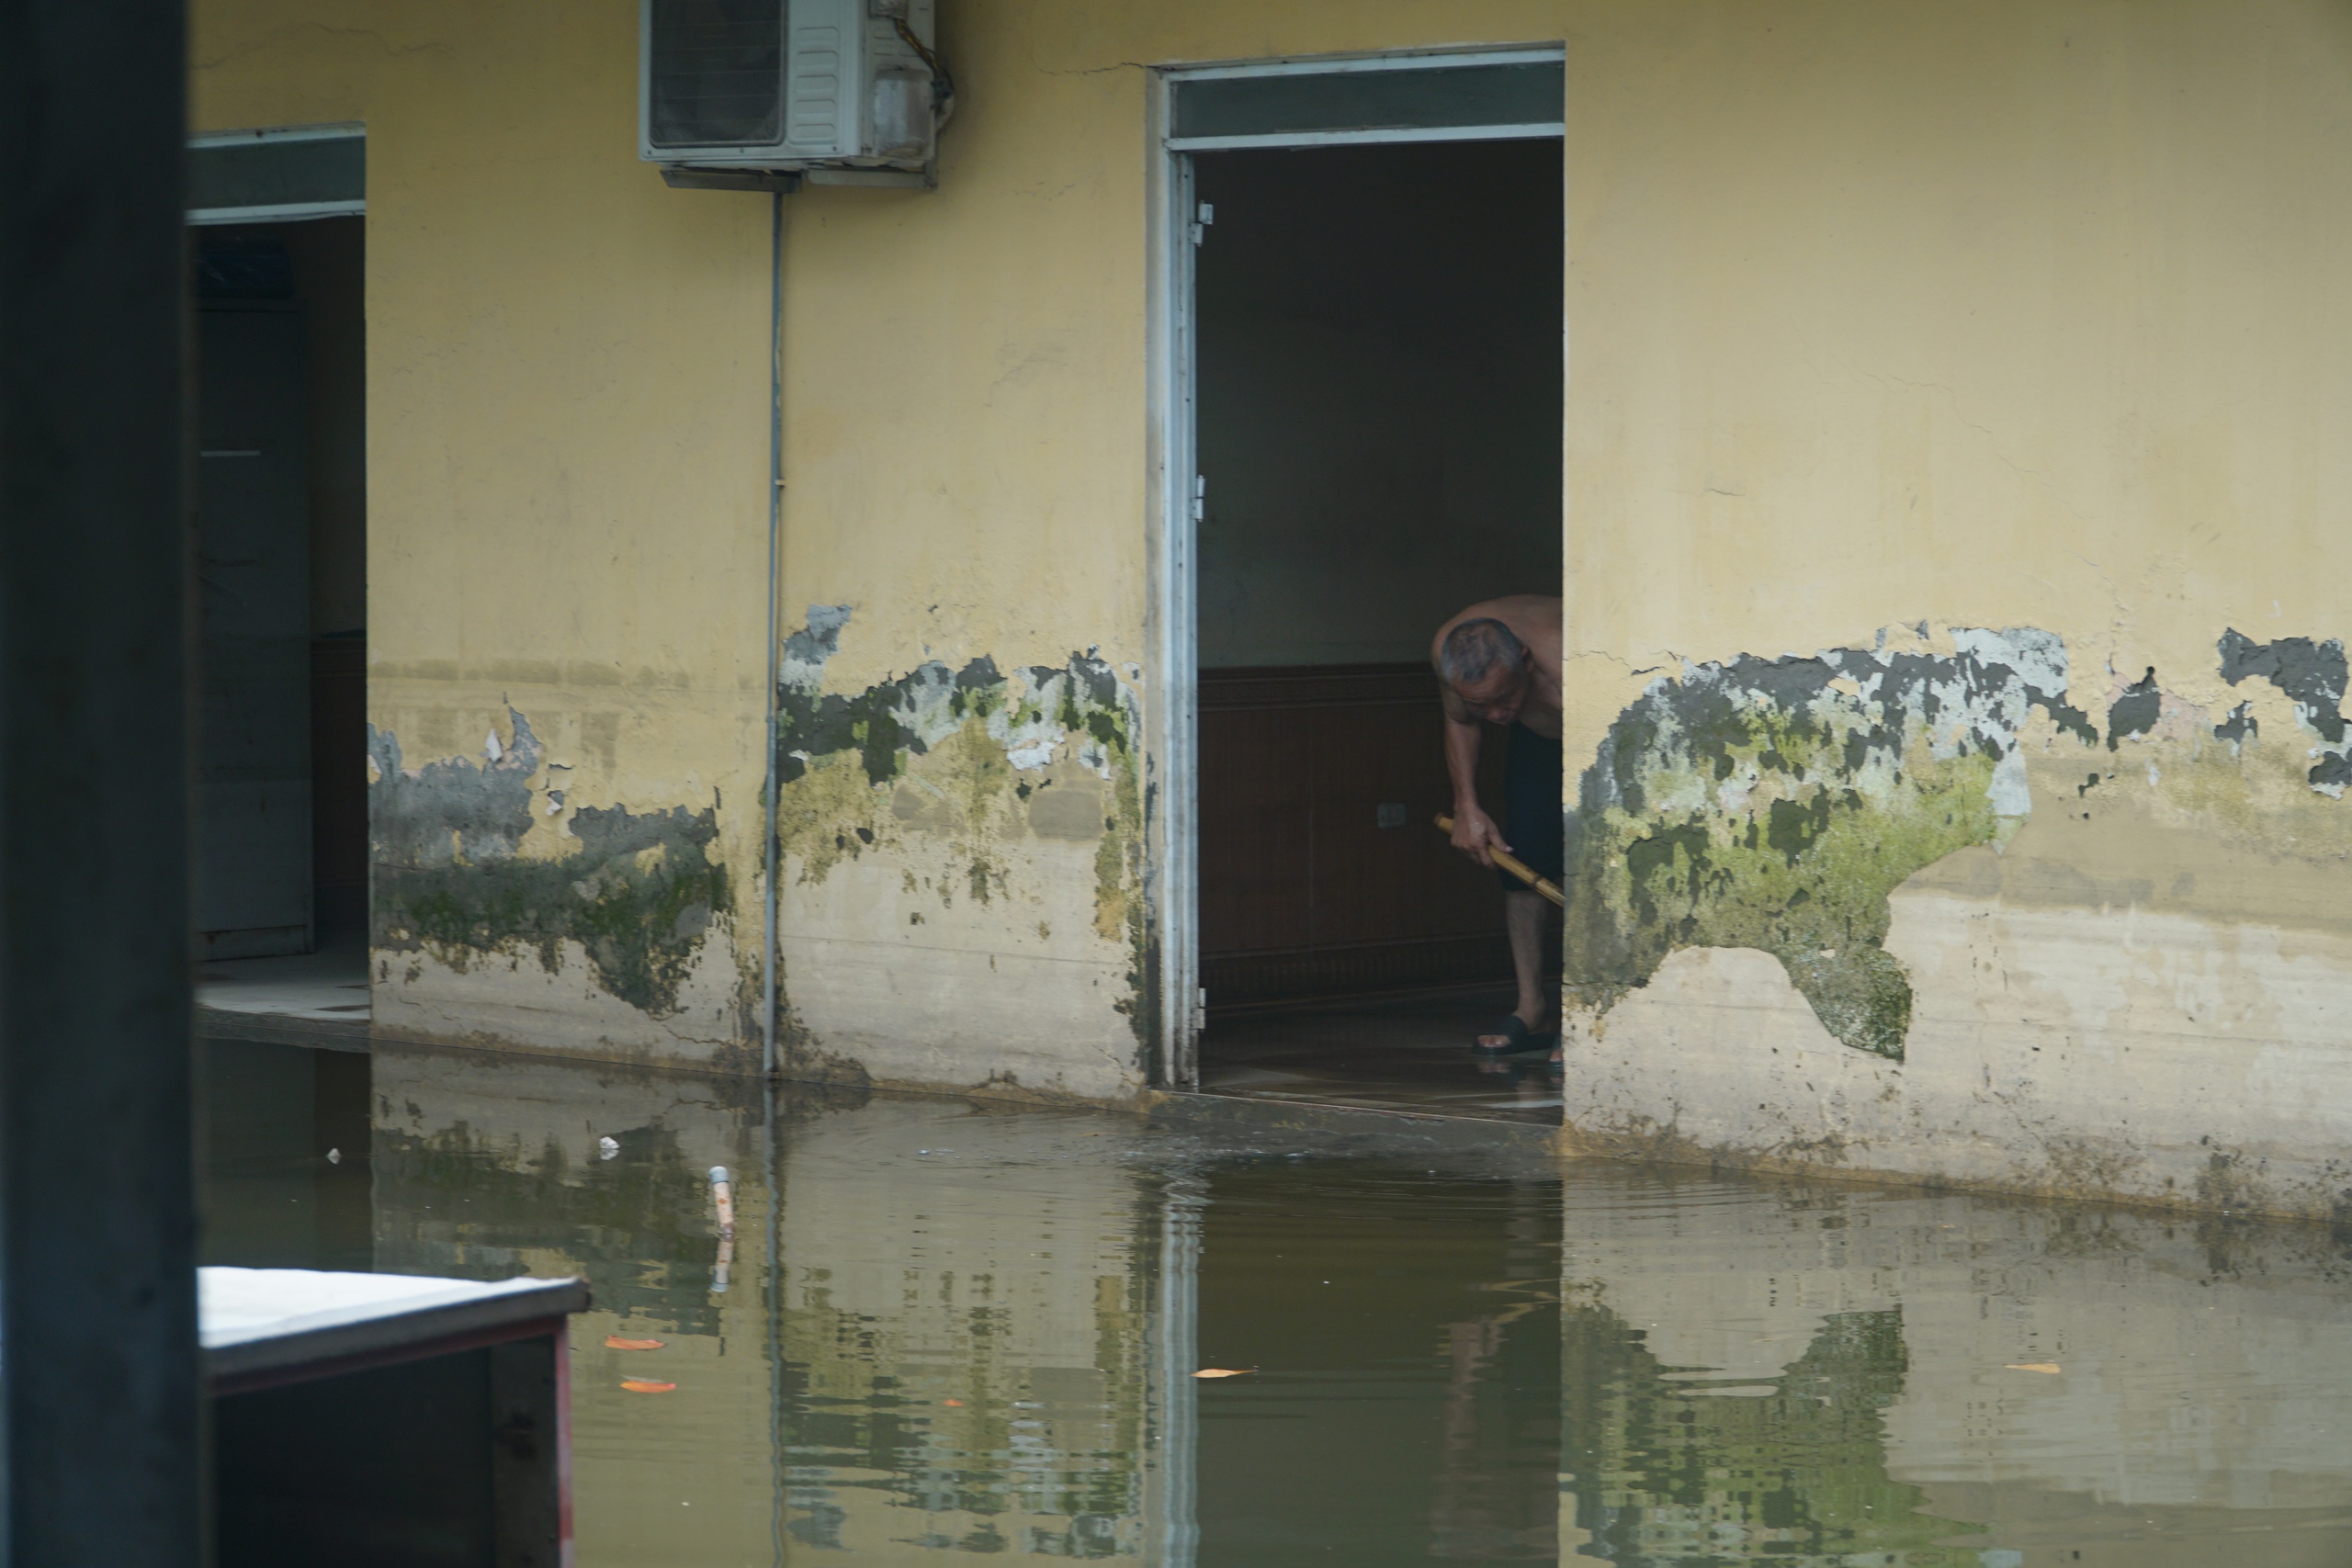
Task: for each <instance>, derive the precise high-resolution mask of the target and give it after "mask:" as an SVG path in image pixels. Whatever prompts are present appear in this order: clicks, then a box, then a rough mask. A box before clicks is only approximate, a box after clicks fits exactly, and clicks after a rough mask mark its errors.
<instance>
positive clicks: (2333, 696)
mask: <svg viewBox="0 0 2352 1568" xmlns="http://www.w3.org/2000/svg"><path fill="white" fill-rule="evenodd" d="M2220 651H2221V655H2222V680H2224V681H2227V682H2229V683H2230V684H2231V685H2233V686H2234V685H2236V684H2237V683H2238V682H2241V681H2245V680H2250V679H2261V680H2267V681H2268V682H2270V683H2271V684H2272V685H2274V686H2276V687H2278V690H2279V691H2280V692H2282V693H2283V694H2286V696H2287V697H2288V699H2289V700H2290V701H2291V702H2292V703H2293V704H2294V705H2295V717H2296V719H2297V721H2298V722H2300V723H2301V725H2302V727H2303V728H2305V729H2307V730H2309V731H2310V732H2311V733H2312V736H2313V737H2314V738H2315V739H2316V740H2317V742H2318V743H2317V744H2315V745H2313V746H2312V749H2311V754H2312V759H2313V761H2312V769H2311V773H2309V774H2308V775H2307V776H2308V777H2309V779H2310V782H2311V786H2312V788H2313V789H2315V790H2317V791H2319V792H2320V793H2321V794H2322V795H2326V796H2328V797H2329V798H2330V799H2334V800H2341V799H2342V798H2343V797H2344V789H2345V786H2346V784H2352V739H2346V720H2345V717H2344V691H2345V685H2346V660H2345V657H2344V644H2343V643H2342V642H2341V641H2339V640H2337V639H2335V638H2333V637H2331V638H2330V639H2328V640H2327V641H2325V642H2313V641H2312V639H2311V638H2310V637H2280V638H2278V640H2277V641H2275V642H2256V641H2255V640H2254V639H2253V638H2252V637H2247V636H2246V635H2245V633H2243V632H2241V631H2239V630H2238V629H2237V628H2236V627H2234V626H2233V627H2231V628H2230V629H2229V630H2228V631H2225V632H2223V633H2222V641H2221V644H2220ZM2238 712H2239V713H2241V714H2242V713H2244V712H2245V709H2244V708H2243V707H2241V708H2240V709H2239V710H2238ZM2234 717H2235V715H2233V718H2234ZM2213 733H2214V734H2216V735H2220V734H2222V730H2221V728H2215V729H2214V731H2213Z"/></svg>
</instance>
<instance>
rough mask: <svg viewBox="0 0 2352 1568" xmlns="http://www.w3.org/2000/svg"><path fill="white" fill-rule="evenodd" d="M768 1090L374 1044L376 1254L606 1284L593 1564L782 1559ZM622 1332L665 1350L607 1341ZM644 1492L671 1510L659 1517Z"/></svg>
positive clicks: (454, 1268) (581, 1354)
mask: <svg viewBox="0 0 2352 1568" xmlns="http://www.w3.org/2000/svg"><path fill="white" fill-rule="evenodd" d="M747 1092H748V1094H749V1095H750V1096H751V1097H752V1098H751V1099H750V1100H748V1102H746V1100H745V1096H746V1093H747ZM758 1092H759V1091H758V1089H756V1087H751V1088H749V1089H748V1091H747V1086H745V1085H743V1084H741V1083H740V1082H729V1081H728V1080H724V1079H706V1078H692V1077H679V1076H673V1075H666V1074H660V1073H640V1072H632V1071H627V1070H623V1069H616V1068H612V1067H602V1066H599V1067H589V1066H581V1065H578V1064H571V1063H563V1062H555V1061H548V1060H546V1059H544V1058H539V1059H534V1058H529V1057H521V1058H515V1057H503V1058H502V1057H497V1056H490V1055H468V1054H462V1053H452V1052H437V1051H414V1050H403V1049H401V1048H399V1047H397V1046H394V1045H391V1044H390V1043H384V1042H379V1043H378V1044H377V1047H376V1054H375V1096H374V1103H373V1107H372V1110H373V1115H374V1120H375V1137H374V1164H375V1172H376V1240H377V1257H378V1261H377V1267H378V1268H379V1269H386V1270H389V1271H391V1272H396V1273H415V1274H448V1275H457V1276H460V1277H469V1278H475V1279H504V1278H506V1277H508V1276H510V1275H514V1274H519V1273H529V1274H537V1275H542V1276H552V1275H563V1274H581V1275H584V1276H586V1278H587V1280H588V1281H589V1285H590V1288H591V1289H592V1291H593V1292H594V1297H595V1305H594V1310H592V1311H590V1312H588V1313H586V1314H582V1315H581V1316H580V1317H578V1318H575V1319H574V1320H573V1322H572V1328H571V1346H572V1351H571V1411H572V1468H573V1473H574V1486H573V1493H574V1499H575V1501H574V1508H575V1511H576V1516H577V1528H578V1533H579V1537H580V1540H582V1542H583V1543H584V1547H583V1554H582V1560H581V1562H582V1568H598V1565H600V1564H602V1565H618V1564H631V1565H634V1564H639V1563H661V1564H663V1565H664V1568H698V1565H700V1564H705V1563H708V1564H713V1565H716V1564H720V1563H726V1564H730V1565H731V1564H734V1563H737V1562H767V1561H770V1560H771V1559H772V1557H773V1524H772V1514H773V1506H772V1501H771V1499H772V1498H773V1495H774V1487H775V1472H774V1465H773V1462H772V1458H771V1455H772V1450H773V1441H772V1438H771V1437H770V1431H771V1422H770V1414H769V1413H770V1409H771V1406H772V1404H773V1403H774V1386H775V1378H774V1375H773V1371H772V1369H771V1364H770V1362H769V1359H768V1355H767V1343H768V1335H767V1317H766V1313H765V1311H764V1303H763V1297H762V1288H763V1280H762V1278H761V1273H762V1269H763V1253H764V1248H765V1243H764V1237H765V1235H766V1232H767V1224H768V1188H767V1181H766V1179H765V1176H764V1174H763V1170H764V1166H765V1155H764V1154H763V1148H764V1145H765V1138H764V1134H763V1129H762V1116H763V1111H762V1108H761V1106H760V1103H759V1101H758V1099H757V1095H758ZM605 1137H610V1138H612V1139H613V1140H614V1141H615V1142H616V1144H617V1145H619V1150H618V1152H617V1154H616V1156H614V1157H613V1158H611V1159H605V1158H603V1157H601V1156H600V1150H599V1146H598V1140H599V1139H600V1138H605ZM714 1165H725V1166H728V1167H729V1168H730V1170H732V1172H733V1173H734V1175H735V1177H736V1199H735V1202H736V1223H737V1227H738V1232H739V1235H740V1237H741V1242H740V1243H739V1250H738V1253H737V1261H736V1263H735V1265H734V1268H733V1269H732V1272H731V1277H730V1279H729V1288H728V1289H727V1290H726V1291H724V1292H714V1291H713V1289H712V1287H713V1285H714V1283H715V1282H716V1281H715V1279H714V1266H715V1264H716V1262H717V1259H718V1233H717V1228H716V1223H715V1221H714V1219H713V1216H712V1212H711V1200H710V1186H709V1179H708V1174H707V1173H708V1170H709V1168H710V1167H711V1166H714ZM613 1334H622V1335H627V1336H629V1337H654V1338H659V1339H661V1340H662V1341H663V1348H662V1349H661V1350H660V1351H658V1352H655V1353H652V1354H650V1355H646V1354H638V1355H631V1354H628V1353H624V1352H617V1351H614V1350H610V1349H607V1348H605V1343H604V1342H605V1337H606V1336H608V1335H613ZM631 1376H639V1377H652V1378H657V1379H660V1380H662V1381H673V1382H676V1383H677V1384H678V1389H677V1392H676V1393H671V1394H667V1395H662V1396H659V1397H653V1396H646V1395H639V1394H632V1393H627V1392H626V1391H624V1390H623V1389H622V1388H621V1387H620V1381H621V1379H622V1378H624V1377H631ZM648 1498H659V1499H661V1500H662V1504H663V1509H662V1513H661V1514H660V1515H659V1516H658V1517H657V1516H655V1515H654V1514H652V1513H651V1512H650V1510H649V1508H648V1507H647V1506H646V1505H645V1500H646V1499H648Z"/></svg>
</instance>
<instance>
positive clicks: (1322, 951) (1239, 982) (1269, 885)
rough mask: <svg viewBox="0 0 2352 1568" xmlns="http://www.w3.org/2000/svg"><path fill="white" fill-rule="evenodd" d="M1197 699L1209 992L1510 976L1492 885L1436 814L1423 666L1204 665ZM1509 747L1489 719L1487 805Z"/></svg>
mask: <svg viewBox="0 0 2352 1568" xmlns="http://www.w3.org/2000/svg"><path fill="white" fill-rule="evenodd" d="M1200 714H1201V743H1200V757H1201V797H1200V799H1201V816H1200V821H1201V949H1202V954H1203V957H1202V983H1203V985H1204V987H1206V988H1207V990H1208V993H1209V1002H1210V1005H1211V1006H1213V1007H1220V1008H1222V1007H1225V1006H1228V1005H1233V1004H1238V1003H1246V1002H1263V1001H1274V1000H1283V999H1289V998H1305V997H1315V996H1326V995H1336V994H1341V993H1351V992H1362V991H1379V990H1396V989H1402V988H1408V987H1421V986H1438V985H1449V984H1459V983H1464V982H1469V981H1480V980H1490V979H1508V978H1509V977H1510V954H1509V951H1508V950H1507V948H1506V947H1505V945H1504V942H1503V931H1502V900H1501V896H1500V890H1499V888H1498V886H1497V885H1496V882H1495V879H1494V877H1493V875H1492V874H1489V873H1486V872H1482V871H1480V870H1479V869H1478V868H1476V866H1473V865H1471V864H1469V863H1467V862H1465V861H1464V860H1463V858H1462V857H1461V856H1460V855H1457V854H1455V853H1454V852H1453V849H1452V848H1451V846H1449V845H1448V844H1447V842H1446V840H1445V837H1444V835H1442V834H1441V833H1440V832H1439V831H1438V830H1437V829H1436V828H1435V826H1434V825H1433V819H1434V818H1436V817H1437V815H1438V814H1439V813H1440V812H1442V811H1445V810H1447V809H1449V808H1450V807H1451V806H1452V804H1453V790H1452V787H1451V786H1450V785H1449V784H1447V782H1446V776H1445V753H1444V730H1443V724H1444V719H1443V711H1442V708H1441V707H1440V706H1439V703H1438V690H1437V680H1436V677H1435V676H1433V675H1432V674H1431V673H1430V671H1429V669H1428V667H1427V666H1425V665H1420V664H1354V665H1314V666H1303V667H1284V668H1272V669H1246V670H1204V671H1201V682H1200ZM1503 748H1504V740H1503V737H1502V735H1501V733H1500V732H1498V731H1496V730H1493V729H1489V730H1488V731H1487V744H1486V746H1485V748H1484V750H1483V754H1482V756H1481V760H1480V767H1479V795H1480V797H1481V799H1482V800H1484V801H1486V802H1487V807H1488V809H1489V810H1493V811H1497V812H1499V811H1500V809H1501V804H1500V803H1501V783H1502V758H1503ZM1384 806H1385V807H1389V808H1390V809H1389V817H1390V819H1391V820H1392V822H1394V823H1395V825H1393V826H1388V827H1384V826H1382V825H1381V821H1382V818H1381V808H1382V807H1384ZM1397 807H1402V811H1401V813H1399V812H1398V811H1397ZM1400 816H1401V820H1397V818H1399V817H1400Z"/></svg>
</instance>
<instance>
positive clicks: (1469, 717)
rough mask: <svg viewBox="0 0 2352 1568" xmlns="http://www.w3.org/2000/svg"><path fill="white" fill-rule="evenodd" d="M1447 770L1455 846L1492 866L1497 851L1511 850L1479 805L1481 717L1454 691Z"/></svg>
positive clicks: (1448, 700) (1449, 699)
mask: <svg viewBox="0 0 2352 1568" xmlns="http://www.w3.org/2000/svg"><path fill="white" fill-rule="evenodd" d="M1444 702H1445V772H1446V776H1447V777H1448V778H1450V779H1452V780H1453V847H1454V848H1455V849H1457V850H1460V851H1461V852H1463V853H1464V854H1465V855H1468V856H1469V857H1470V858H1471V859H1472V860H1475V861H1476V862H1477V863H1479V864H1480V865H1483V866H1487V867H1489V868H1491V867H1492V866H1493V865H1494V863H1495V862H1494V855H1493V852H1494V851H1495V850H1505V851H1508V850H1509V849H1510V845H1509V844H1507V843H1505V842H1503V834H1502V829H1500V828H1498V827H1497V826H1496V825H1495V819H1494V818H1491V817H1489V816H1487V814H1486V812H1484V811H1483V810H1481V809H1479V807H1478V740H1479V734H1478V719H1477V716H1476V715H1475V714H1473V713H1471V712H1470V711H1469V710H1467V709H1466V708H1464V706H1463V705H1462V703H1461V701H1460V699H1459V698H1457V697H1455V696H1454V694H1453V692H1451V691H1446V692H1445V693H1444Z"/></svg>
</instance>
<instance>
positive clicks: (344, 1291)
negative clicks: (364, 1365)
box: [196, 1268, 588, 1378]
mask: <svg viewBox="0 0 2352 1568" xmlns="http://www.w3.org/2000/svg"><path fill="white" fill-rule="evenodd" d="M196 1275H197V1287H196V1288H197V1320H198V1337H199V1338H200V1339H201V1341H202V1343H203V1346H204V1359H205V1368H206V1371H209V1373H210V1374H211V1375H212V1376H213V1377H215V1378H220V1377H235V1376H244V1375H248V1374H252V1373H255V1372H264V1371H270V1372H284V1371H299V1370H300V1368H301V1367H302V1366H303V1365H304V1364H306V1363H314V1362H324V1361H328V1360H339V1359H344V1358H347V1357H353V1356H383V1355H387V1354H390V1355H394V1356H396V1355H397V1353H398V1352H400V1351H401V1350H403V1349H424V1348H428V1347H429V1346H430V1344H431V1342H433V1341H435V1340H443V1339H449V1338H452V1337H458V1336H463V1335H474V1334H480V1333H482V1332H485V1331H491V1330H496V1329H500V1328H504V1327H508V1326H511V1325H515V1324H518V1323H526V1322H530V1321H533V1320H535V1319H539V1318H547V1317H558V1316H561V1315H563V1314H567V1313H574V1312H579V1311H582V1310H583V1309H584V1308H585V1307H586V1306H587V1305H588V1287H587V1285H586V1284H585V1282H583V1281H582V1280H576V1279H566V1280H531V1279H522V1280H494V1281H484V1280H442V1279H434V1278H431V1277H424V1276H418V1275H412V1274H339V1273H330V1272H327V1271H326V1270H323V1269H228V1268H207V1269H198V1270H197V1271H196ZM323 1370H325V1369H323V1368H322V1371H323Z"/></svg>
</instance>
